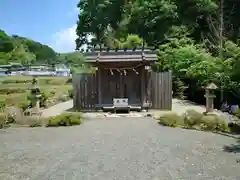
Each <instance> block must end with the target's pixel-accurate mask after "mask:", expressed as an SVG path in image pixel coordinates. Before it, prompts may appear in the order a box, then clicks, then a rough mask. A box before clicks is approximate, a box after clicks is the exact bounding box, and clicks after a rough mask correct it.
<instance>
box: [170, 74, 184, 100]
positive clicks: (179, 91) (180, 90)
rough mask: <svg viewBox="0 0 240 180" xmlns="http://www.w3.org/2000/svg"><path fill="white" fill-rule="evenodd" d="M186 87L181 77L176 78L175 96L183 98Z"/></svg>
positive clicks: (174, 84) (174, 83)
mask: <svg viewBox="0 0 240 180" xmlns="http://www.w3.org/2000/svg"><path fill="white" fill-rule="evenodd" d="M185 89H186V87H185V85H184V82H183V81H181V80H180V79H179V78H175V79H174V80H173V97H176V98H180V99H183V98H184V91H185Z"/></svg>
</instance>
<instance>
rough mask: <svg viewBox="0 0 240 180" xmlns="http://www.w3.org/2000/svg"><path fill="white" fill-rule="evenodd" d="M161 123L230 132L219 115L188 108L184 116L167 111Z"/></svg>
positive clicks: (161, 118)
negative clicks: (205, 113)
mask: <svg viewBox="0 0 240 180" xmlns="http://www.w3.org/2000/svg"><path fill="white" fill-rule="evenodd" d="M159 123H160V124H162V125H164V126H170V127H184V128H191V129H197V130H206V131H213V132H229V127H228V124H227V122H226V121H225V120H224V119H221V118H220V117H219V116H217V115H203V114H201V113H199V112H197V111H194V110H187V111H186V112H185V113H184V114H183V115H182V116H179V115H177V114H176V113H167V114H165V115H163V116H161V117H160V118H159Z"/></svg>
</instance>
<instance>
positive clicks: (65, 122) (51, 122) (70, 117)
mask: <svg viewBox="0 0 240 180" xmlns="http://www.w3.org/2000/svg"><path fill="white" fill-rule="evenodd" d="M80 124H82V114H81V113H63V114H60V115H58V116H53V117H50V118H48V119H47V122H46V126H47V127H57V126H73V125H80Z"/></svg>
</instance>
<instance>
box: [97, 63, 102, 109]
mask: <svg viewBox="0 0 240 180" xmlns="http://www.w3.org/2000/svg"><path fill="white" fill-rule="evenodd" d="M101 73H102V71H101V69H100V68H98V72H97V77H98V105H100V104H102V77H101Z"/></svg>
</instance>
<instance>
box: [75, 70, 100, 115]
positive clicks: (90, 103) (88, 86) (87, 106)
mask: <svg viewBox="0 0 240 180" xmlns="http://www.w3.org/2000/svg"><path fill="white" fill-rule="evenodd" d="M72 79H73V106H74V108H76V109H81V110H94V109H95V105H96V104H97V79H96V75H95V74H88V73H82V74H74V75H73V78H72Z"/></svg>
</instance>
